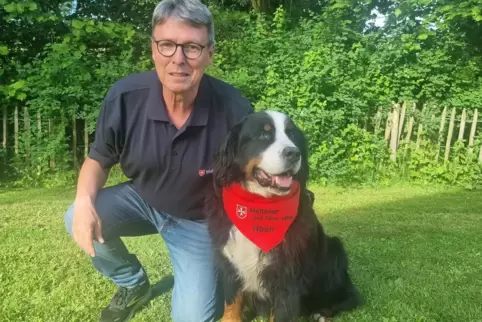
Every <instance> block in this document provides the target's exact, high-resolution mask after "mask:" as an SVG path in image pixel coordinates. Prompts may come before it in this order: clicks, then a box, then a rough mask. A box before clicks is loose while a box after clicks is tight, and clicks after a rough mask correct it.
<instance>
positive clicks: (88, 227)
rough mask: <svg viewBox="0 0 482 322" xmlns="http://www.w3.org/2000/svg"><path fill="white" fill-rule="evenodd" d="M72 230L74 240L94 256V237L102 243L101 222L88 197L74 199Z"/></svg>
mask: <svg viewBox="0 0 482 322" xmlns="http://www.w3.org/2000/svg"><path fill="white" fill-rule="evenodd" d="M72 232H73V235H74V240H75V242H76V243H77V244H78V245H79V246H80V247H81V248H82V249H83V250H84V251H85V252H86V253H87V254H89V255H90V256H92V257H93V256H95V250H94V238H95V239H96V240H97V241H98V242H99V243H104V238H103V237H102V222H101V220H100V218H99V216H98V215H97V211H96V210H95V207H94V203H93V202H92V199H91V198H90V197H84V198H79V199H77V200H75V204H74V218H73V223H72Z"/></svg>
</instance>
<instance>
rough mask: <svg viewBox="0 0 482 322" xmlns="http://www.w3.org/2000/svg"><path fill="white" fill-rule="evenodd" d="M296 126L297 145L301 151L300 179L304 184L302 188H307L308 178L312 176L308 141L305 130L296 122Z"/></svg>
mask: <svg viewBox="0 0 482 322" xmlns="http://www.w3.org/2000/svg"><path fill="white" fill-rule="evenodd" d="M293 124H294V123H293ZM294 127H295V137H296V138H295V140H296V145H297V146H298V148H299V149H300V151H301V168H300V171H299V172H298V179H299V181H300V183H301V185H302V186H303V187H302V188H305V187H306V184H307V183H308V179H309V177H310V165H309V162H308V159H309V151H308V141H307V138H306V136H305V134H304V133H303V131H302V130H301V129H300V128H299V127H298V126H297V125H296V124H294Z"/></svg>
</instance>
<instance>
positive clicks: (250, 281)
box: [223, 227, 270, 297]
mask: <svg viewBox="0 0 482 322" xmlns="http://www.w3.org/2000/svg"><path fill="white" fill-rule="evenodd" d="M223 253H224V255H225V256H226V257H227V258H228V259H229V261H230V262H231V264H232V265H233V266H234V267H235V268H236V270H237V273H238V275H239V277H240V278H241V279H242V281H243V284H244V290H245V291H248V292H255V293H257V294H259V295H260V296H261V297H267V295H268V293H267V291H266V290H265V289H264V288H263V285H262V284H261V279H260V278H259V273H260V272H262V271H263V269H264V268H265V267H266V266H267V265H269V263H270V259H269V255H266V254H262V253H261V250H260V249H259V248H258V246H256V245H255V244H253V243H252V242H251V241H250V240H249V239H247V238H246V237H244V235H243V234H242V233H240V232H239V230H237V229H236V228H235V227H233V228H232V229H231V231H230V233H229V239H228V242H227V243H226V245H225V246H224V249H223Z"/></svg>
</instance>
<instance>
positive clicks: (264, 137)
mask: <svg viewBox="0 0 482 322" xmlns="http://www.w3.org/2000/svg"><path fill="white" fill-rule="evenodd" d="M259 138H260V139H261V140H268V139H269V138H270V133H269V132H262V133H261V134H260V135H259Z"/></svg>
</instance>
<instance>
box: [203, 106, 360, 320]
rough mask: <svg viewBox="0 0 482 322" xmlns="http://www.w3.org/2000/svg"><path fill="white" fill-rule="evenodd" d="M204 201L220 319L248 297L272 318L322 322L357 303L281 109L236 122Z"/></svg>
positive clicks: (301, 144) (238, 313)
mask: <svg viewBox="0 0 482 322" xmlns="http://www.w3.org/2000/svg"><path fill="white" fill-rule="evenodd" d="M213 176H214V190H213V192H212V195H210V196H209V197H208V199H207V203H206V213H207V216H208V220H209V227H210V234H211V236H212V239H213V242H214V246H215V251H216V254H217V259H218V264H219V267H220V270H221V272H222V276H223V286H224V295H225V310H224V316H223V321H225V322H227V321H233V322H234V321H241V319H242V309H243V308H244V307H245V305H246V304H247V303H248V304H250V305H249V306H250V307H251V308H252V309H254V310H255V311H256V312H257V314H259V315H265V316H270V319H271V321H274V322H285V321H286V322H287V321H290V322H291V321H297V319H298V318H299V317H302V316H310V317H313V318H315V320H316V321H325V319H326V318H329V317H333V316H335V315H336V314H337V313H340V312H343V311H348V310H352V309H354V308H356V307H358V306H359V305H361V304H362V298H361V296H360V295H359V292H358V290H357V289H356V287H355V286H354V284H353V283H352V280H351V278H350V276H349V273H348V257H347V254H346V252H345V249H344V246H343V244H342V242H341V241H340V239H339V238H337V237H330V236H328V235H326V234H325V232H324V230H323V227H322V225H321V224H320V223H319V221H318V219H317V217H316V214H315V212H314V210H313V208H312V206H313V194H312V193H311V192H310V191H308V190H307V187H306V184H307V180H308V176H309V175H308V153H307V147H306V141H305V137H304V135H303V133H302V132H301V130H300V129H299V128H298V127H297V126H296V125H295V124H294V123H293V122H292V120H291V119H290V118H289V117H288V116H287V115H286V114H283V113H280V112H275V111H264V112H256V113H253V114H251V115H249V116H247V117H246V118H245V119H244V120H243V121H242V122H240V123H239V124H237V125H235V126H234V127H233V128H232V130H231V131H230V133H229V135H228V137H227V138H226V139H225V140H224V142H223V144H222V146H221V148H220V151H219V153H218V155H217V156H216V159H215V165H214V172H213Z"/></svg>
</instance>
